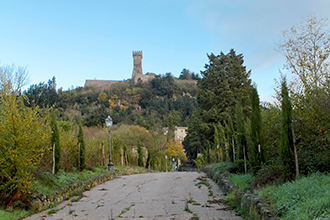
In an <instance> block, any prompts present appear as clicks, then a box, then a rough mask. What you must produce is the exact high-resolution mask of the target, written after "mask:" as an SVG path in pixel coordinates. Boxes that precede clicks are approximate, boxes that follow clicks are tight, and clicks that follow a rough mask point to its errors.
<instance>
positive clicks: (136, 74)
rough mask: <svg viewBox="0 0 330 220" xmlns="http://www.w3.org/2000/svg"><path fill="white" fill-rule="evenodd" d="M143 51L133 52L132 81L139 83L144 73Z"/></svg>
mask: <svg viewBox="0 0 330 220" xmlns="http://www.w3.org/2000/svg"><path fill="white" fill-rule="evenodd" d="M142 58H143V56H142V51H133V59H134V69H133V74H132V81H133V82H137V80H138V79H139V78H142V77H143V72H142Z"/></svg>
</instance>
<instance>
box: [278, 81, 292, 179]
mask: <svg viewBox="0 0 330 220" xmlns="http://www.w3.org/2000/svg"><path fill="white" fill-rule="evenodd" d="M281 84H282V132H281V133H282V140H281V147H280V158H281V162H282V166H283V179H284V180H285V181H290V180H293V179H294V176H295V158H294V146H293V137H292V128H291V123H292V107H291V101H290V99H289V93H288V87H287V84H286V79H285V78H283V79H282V82H281Z"/></svg>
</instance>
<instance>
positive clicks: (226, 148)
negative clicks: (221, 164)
mask: <svg viewBox="0 0 330 220" xmlns="http://www.w3.org/2000/svg"><path fill="white" fill-rule="evenodd" d="M225 150H226V161H227V160H228V158H229V152H228V144H227V143H225Z"/></svg>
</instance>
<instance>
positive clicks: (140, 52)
mask: <svg viewBox="0 0 330 220" xmlns="http://www.w3.org/2000/svg"><path fill="white" fill-rule="evenodd" d="M136 56H141V57H142V58H143V55H142V50H138V51H133V57H136Z"/></svg>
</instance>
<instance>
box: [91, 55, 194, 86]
mask: <svg viewBox="0 0 330 220" xmlns="http://www.w3.org/2000/svg"><path fill="white" fill-rule="evenodd" d="M142 59H143V54H142V51H133V61H134V65H133V73H132V78H131V79H128V80H90V79H87V80H86V82H85V88H86V87H90V88H94V89H95V90H97V91H102V90H108V89H110V87H111V86H112V85H114V84H117V83H127V82H130V83H137V82H138V81H139V80H141V81H142V82H147V81H149V80H152V79H153V78H155V77H156V74H154V73H147V74H145V75H143V72H142ZM174 79H175V81H176V82H178V83H184V84H187V85H189V84H195V85H196V83H197V81H196V80H180V79H177V78H174Z"/></svg>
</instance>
